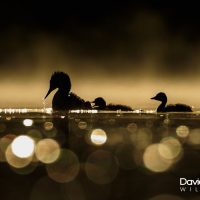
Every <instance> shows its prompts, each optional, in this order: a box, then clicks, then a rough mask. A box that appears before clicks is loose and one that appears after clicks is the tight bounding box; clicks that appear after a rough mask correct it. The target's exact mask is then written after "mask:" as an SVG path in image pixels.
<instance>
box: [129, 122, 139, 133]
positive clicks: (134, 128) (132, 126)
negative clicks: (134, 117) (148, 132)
mask: <svg viewBox="0 0 200 200" xmlns="http://www.w3.org/2000/svg"><path fill="white" fill-rule="evenodd" d="M137 129H138V127H137V124H136V123H134V122H133V123H130V124H128V126H127V130H128V131H129V132H130V133H135V132H136V131H137Z"/></svg>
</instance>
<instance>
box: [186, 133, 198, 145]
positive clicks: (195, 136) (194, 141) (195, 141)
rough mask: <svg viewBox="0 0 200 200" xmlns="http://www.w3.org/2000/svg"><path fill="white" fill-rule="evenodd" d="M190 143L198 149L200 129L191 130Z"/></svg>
mask: <svg viewBox="0 0 200 200" xmlns="http://www.w3.org/2000/svg"><path fill="white" fill-rule="evenodd" d="M188 143H189V144H190V145H194V146H196V147H199V146H200V129H193V130H191V132H190V134H189V136H188Z"/></svg>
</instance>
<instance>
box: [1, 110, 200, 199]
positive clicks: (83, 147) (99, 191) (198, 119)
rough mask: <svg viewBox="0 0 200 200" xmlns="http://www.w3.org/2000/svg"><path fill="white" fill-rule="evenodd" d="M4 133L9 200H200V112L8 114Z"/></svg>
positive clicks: (3, 169) (4, 169)
mask: <svg viewBox="0 0 200 200" xmlns="http://www.w3.org/2000/svg"><path fill="white" fill-rule="evenodd" d="M25 119H28V120H26V121H25ZM0 133H1V139H0V161H1V162H0V199H2V200H8V199H9V200H11V199H12V200H13V199H20V200H29V199H30V200H93V199H94V200H104V199H116V200H117V199H120V200H121V199H127V200H129V199H136V200H140V199H145V200H168V199H169V200H181V199H191V200H197V199H200V182H199V185H198V181H196V180H198V178H199V177H200V115H199V113H193V114H175V113H174V114H163V115H161V114H152V113H117V112H116V113H70V114H68V115H66V114H64V113H55V114H47V113H45V114H44V113H24V114H2V115H1V118H0ZM20 135H27V136H29V137H30V138H32V139H33V140H34V141H35V147H34V152H33V153H32V154H31V155H30V156H29V157H27V156H26V158H19V157H16V155H14V153H13V152H12V151H11V150H10V149H11V145H12V142H13V141H14V139H16V138H17V136H20ZM58 144H59V145H58ZM18 148H22V151H23V152H24V151H26V150H27V152H28V148H29V147H27V146H26V145H24V143H21V145H20V147H18ZM13 151H14V150H13ZM180 178H182V184H183V185H180ZM186 180H194V181H196V182H195V183H196V185H194V182H191V181H190V182H188V183H192V185H186ZM180 187H181V188H182V187H184V189H183V188H182V190H184V191H182V192H181V191H180V189H181V188H180Z"/></svg>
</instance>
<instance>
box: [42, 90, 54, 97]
mask: <svg viewBox="0 0 200 200" xmlns="http://www.w3.org/2000/svg"><path fill="white" fill-rule="evenodd" d="M52 91H53V90H52V88H49V91H48V92H47V94H46V96H45V97H44V99H46V98H47V97H48V96H49V94H50V93H51V92H52Z"/></svg>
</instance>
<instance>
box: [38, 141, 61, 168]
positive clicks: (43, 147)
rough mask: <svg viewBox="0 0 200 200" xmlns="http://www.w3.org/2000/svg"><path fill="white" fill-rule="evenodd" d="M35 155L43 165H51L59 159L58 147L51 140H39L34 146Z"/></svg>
mask: <svg viewBox="0 0 200 200" xmlns="http://www.w3.org/2000/svg"><path fill="white" fill-rule="evenodd" d="M35 155H36V157H37V159H38V160H40V161H41V162H43V163H46V164H49V163H53V162H55V161H56V160H57V159H58V158H59V155H60V146H59V144H58V143H57V142H56V141H55V140H53V139H48V138H47V139H43V140H40V141H39V142H38V143H37V145H36V148H35Z"/></svg>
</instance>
